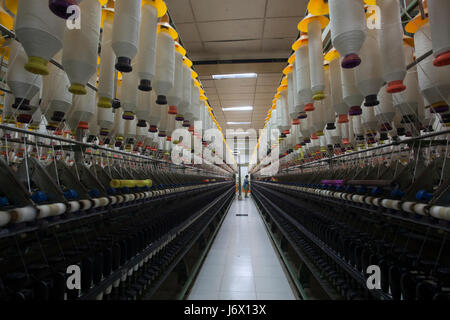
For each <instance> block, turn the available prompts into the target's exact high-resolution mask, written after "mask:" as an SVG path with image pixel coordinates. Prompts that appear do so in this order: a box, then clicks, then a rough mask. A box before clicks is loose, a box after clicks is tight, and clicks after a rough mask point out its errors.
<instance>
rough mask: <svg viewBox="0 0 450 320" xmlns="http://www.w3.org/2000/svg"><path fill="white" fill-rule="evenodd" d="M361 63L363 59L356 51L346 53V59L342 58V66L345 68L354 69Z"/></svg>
mask: <svg viewBox="0 0 450 320" xmlns="http://www.w3.org/2000/svg"><path fill="white" fill-rule="evenodd" d="M360 64H361V59H360V58H359V56H358V55H357V54H355V53H351V54H349V55H346V56H345V57H344V59H342V62H341V66H342V68H344V69H353V68H356V67H357V66H359V65H360Z"/></svg>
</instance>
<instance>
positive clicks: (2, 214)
mask: <svg viewBox="0 0 450 320" xmlns="http://www.w3.org/2000/svg"><path fill="white" fill-rule="evenodd" d="M10 221H11V215H10V214H9V212H6V211H0V227H3V226H6V225H7V224H8V223H9V222H10Z"/></svg>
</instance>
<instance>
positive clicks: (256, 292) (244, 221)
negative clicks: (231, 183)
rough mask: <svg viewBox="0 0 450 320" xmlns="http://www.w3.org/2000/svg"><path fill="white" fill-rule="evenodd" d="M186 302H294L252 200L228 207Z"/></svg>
mask: <svg viewBox="0 0 450 320" xmlns="http://www.w3.org/2000/svg"><path fill="white" fill-rule="evenodd" d="M236 214H248V216H246V217H239V216H236ZM189 299H190V300H201V299H208V300H211V299H212V300H214V299H222V300H256V299H260V300H261V299H262V300H285V299H294V294H293V293H292V290H291V288H290V286H289V284H288V280H287V278H286V275H285V274H284V271H283V269H282V267H281V264H280V261H279V260H278V256H277V254H276V253H275V251H274V247H273V246H272V243H271V241H270V239H269V236H268V234H267V232H266V230H265V225H264V223H263V221H262V219H261V217H260V215H259V213H258V211H257V209H256V207H255V204H254V203H253V200H251V199H244V200H242V201H238V200H235V201H234V202H233V204H232V205H231V208H230V210H229V212H228V214H227V216H226V217H225V220H224V222H223V224H222V226H221V228H220V230H219V232H218V233H217V235H216V239H215V240H214V243H213V245H212V246H211V249H210V251H209V252H208V255H207V257H206V259H205V261H204V263H203V265H202V267H201V270H200V272H199V274H198V276H197V279H196V280H195V283H194V285H193V287H192V289H191V293H190V295H189Z"/></svg>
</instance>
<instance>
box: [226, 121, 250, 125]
mask: <svg viewBox="0 0 450 320" xmlns="http://www.w3.org/2000/svg"><path fill="white" fill-rule="evenodd" d="M227 124H251V122H235V121H228V122H227Z"/></svg>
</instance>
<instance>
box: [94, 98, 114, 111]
mask: <svg viewBox="0 0 450 320" xmlns="http://www.w3.org/2000/svg"><path fill="white" fill-rule="evenodd" d="M97 106H98V107H100V108H105V109H109V108H111V107H112V103H111V99H109V98H105V97H100V99H99V100H98V103H97Z"/></svg>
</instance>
